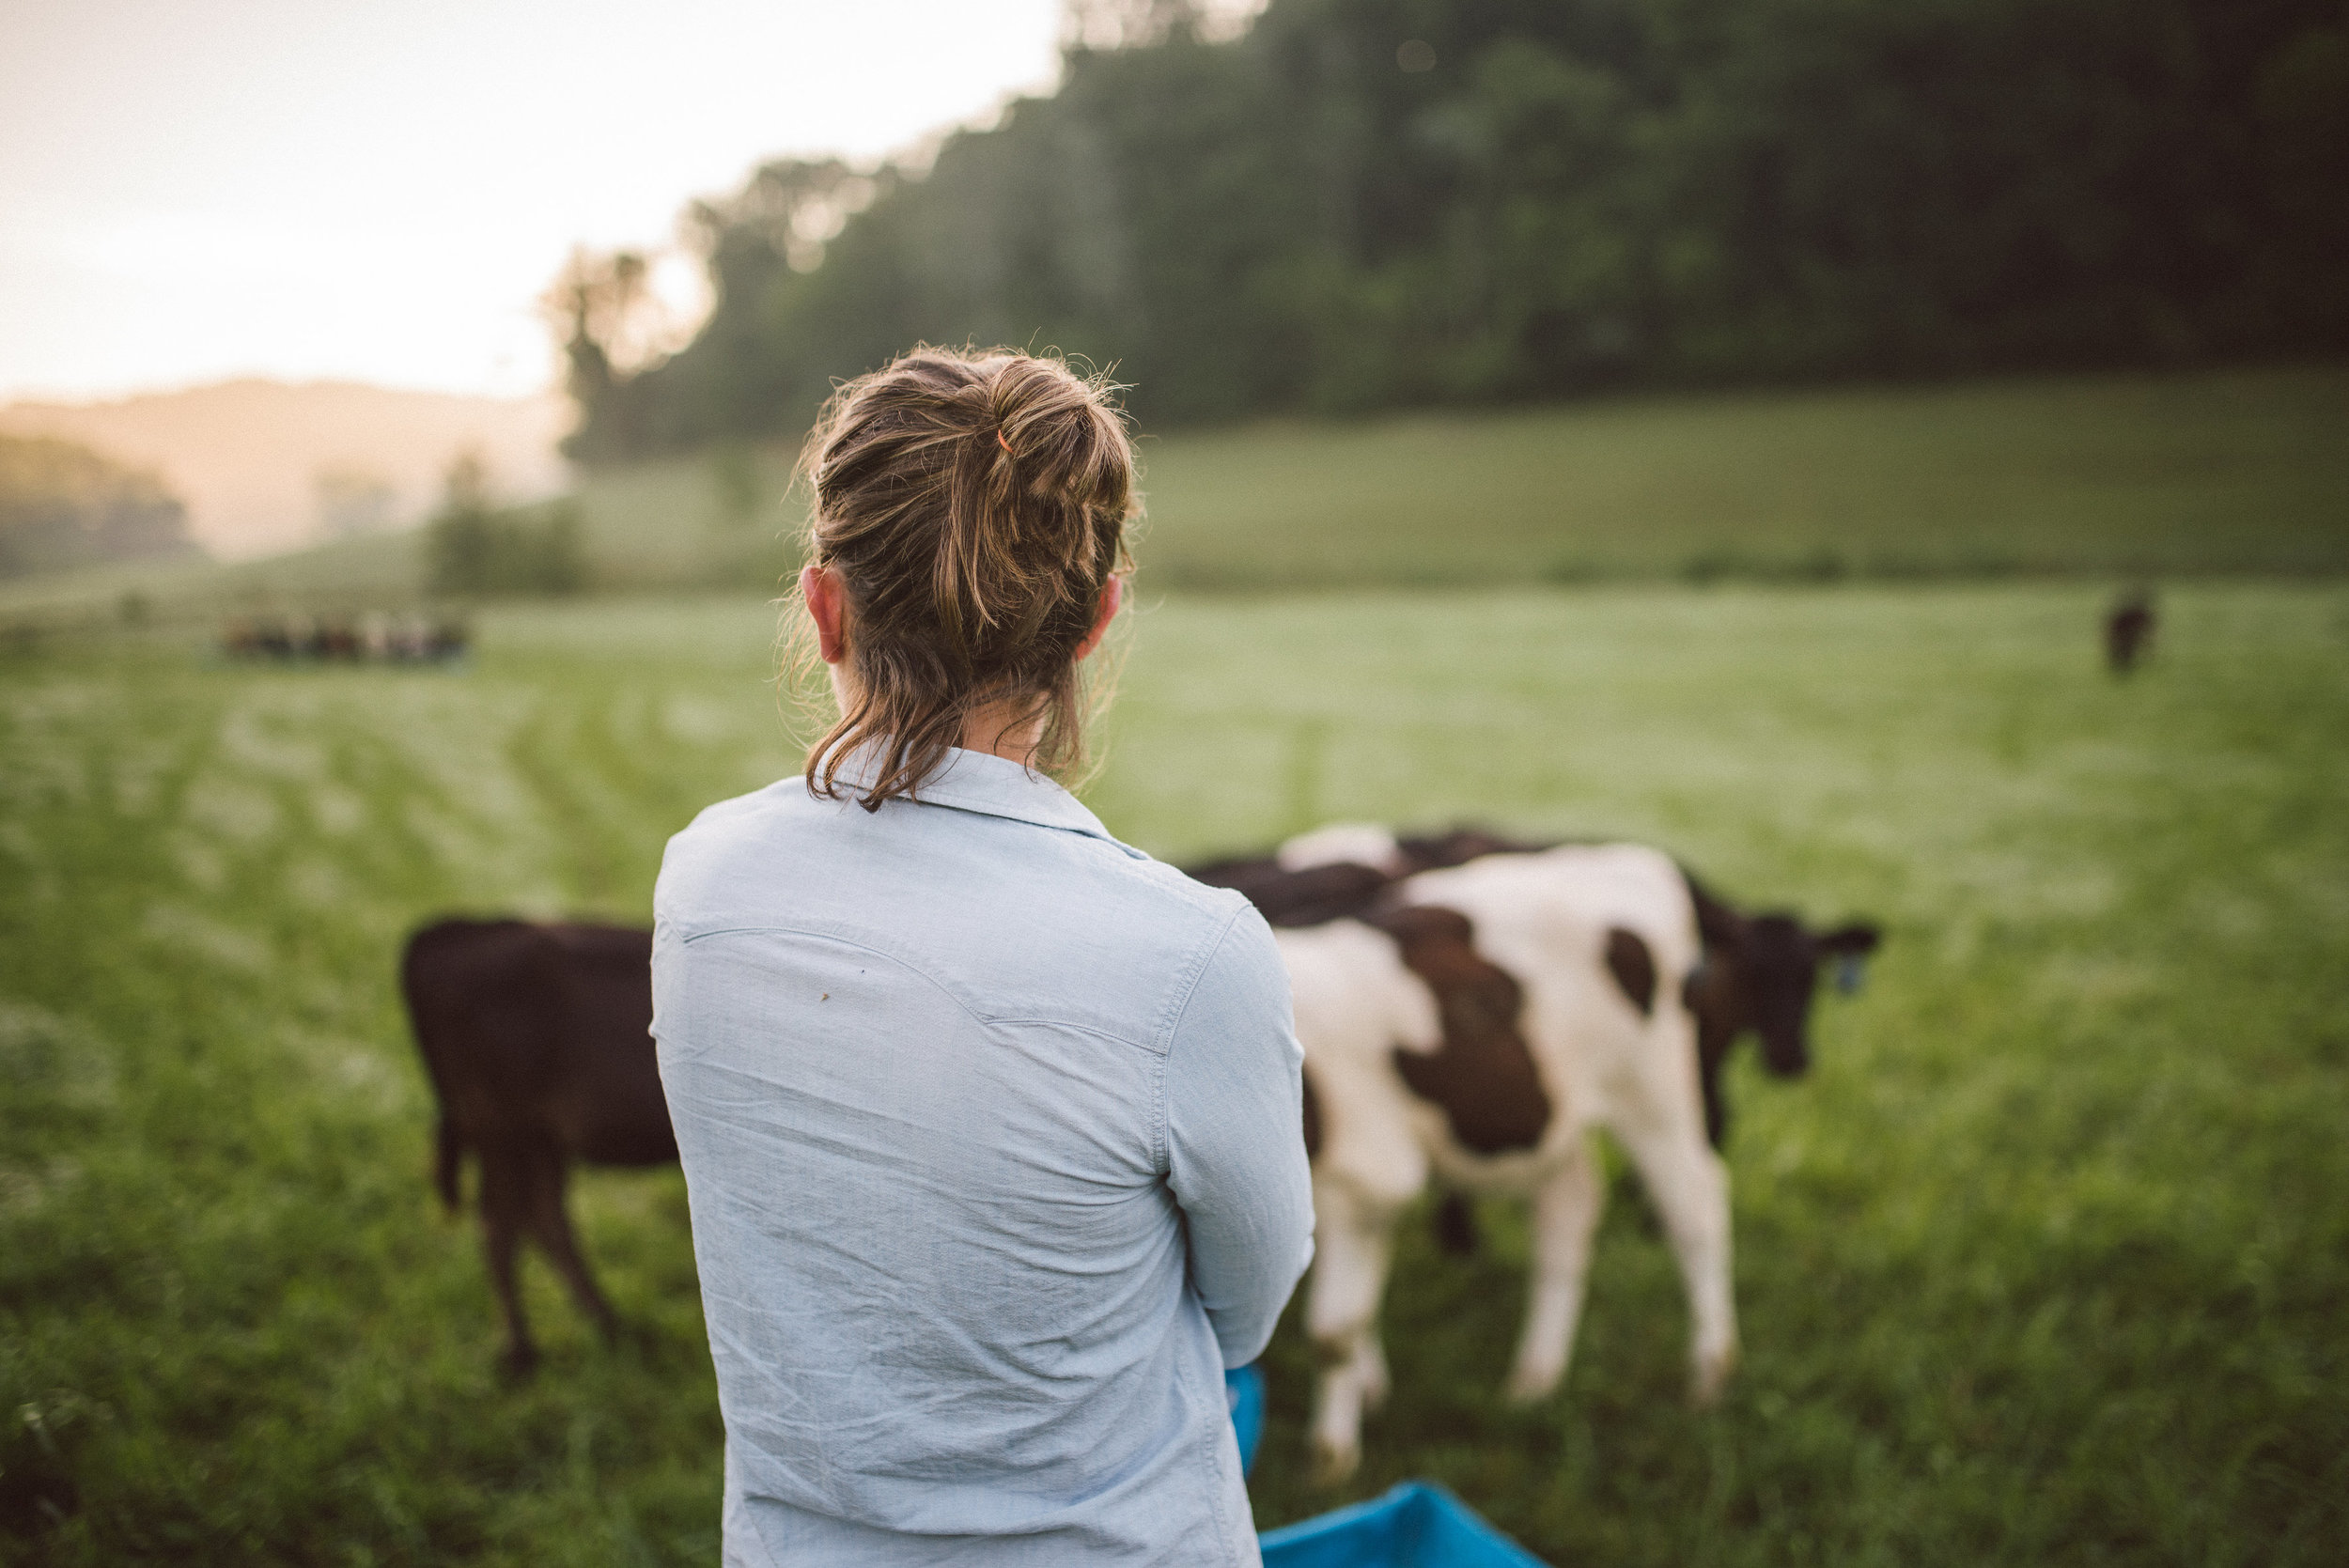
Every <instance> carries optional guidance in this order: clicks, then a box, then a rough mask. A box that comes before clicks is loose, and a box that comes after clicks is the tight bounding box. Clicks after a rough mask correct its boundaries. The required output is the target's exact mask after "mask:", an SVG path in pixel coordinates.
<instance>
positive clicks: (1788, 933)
mask: <svg viewBox="0 0 2349 1568" xmlns="http://www.w3.org/2000/svg"><path fill="white" fill-rule="evenodd" d="M1879 939H1880V936H1879V933H1878V932H1877V930H1876V928H1875V926H1873V925H1869V924H1851V925H1843V926H1839V927H1837V928H1836V929H1835V930H1832V931H1828V932H1812V931H1808V930H1805V929H1804V928H1803V924H1802V922H1801V921H1799V920H1797V919H1796V918H1795V917H1794V916H1793V915H1787V914H1766V915H1756V916H1754V917H1753V918H1752V919H1751V920H1750V921H1748V922H1747V923H1746V932H1745V939H1744V941H1743V942H1741V943H1740V944H1739V945H1738V951H1737V953H1736V954H1735V964H1736V968H1737V978H1738V980H1739V981H1740V982H1741V986H1740V988H1741V989H1742V990H1743V991H1744V993H1745V995H1744V998H1743V1001H1744V1002H1745V1006H1744V1009H1743V1011H1744V1013H1745V1017H1744V1018H1743V1019H1742V1020H1741V1021H1742V1022H1743V1023H1745V1024H1746V1025H1747V1026H1749V1027H1750V1028H1751V1029H1752V1030H1753V1032H1755V1033H1757V1034H1759V1035H1761V1036H1762V1064H1763V1065H1764V1066H1766V1067H1767V1068H1768V1069H1769V1070H1770V1071H1771V1072H1773V1073H1775V1074H1777V1075H1778V1076H1779V1077H1780V1078H1799V1077H1801V1076H1802V1075H1803V1074H1804V1073H1806V1072H1808V1071H1810V1070H1811V999H1812V997H1813V996H1814V995H1816V994H1817V991H1818V986H1819V966H1820V965H1821V964H1822V963H1830V964H1833V965H1835V966H1836V970H1837V986H1838V988H1840V989H1842V990H1845V991H1850V990H1853V989H1856V988H1857V986H1858V981H1857V978H1856V973H1857V970H1856V966H1857V965H1858V963H1859V960H1860V959H1861V958H1864V957H1865V956H1867V955H1869V954H1871V953H1873V952H1875V946H1876V943H1877V941H1878V940H1879Z"/></svg>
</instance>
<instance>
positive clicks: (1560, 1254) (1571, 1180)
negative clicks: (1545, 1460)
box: [1508, 1138, 1607, 1403]
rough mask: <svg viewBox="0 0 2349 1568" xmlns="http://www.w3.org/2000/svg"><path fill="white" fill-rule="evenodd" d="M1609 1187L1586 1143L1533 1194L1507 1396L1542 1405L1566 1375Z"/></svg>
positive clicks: (1578, 1142) (1577, 1146)
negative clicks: (1525, 1285) (1519, 1327)
mask: <svg viewBox="0 0 2349 1568" xmlns="http://www.w3.org/2000/svg"><path fill="white" fill-rule="evenodd" d="M1606 1203H1607V1188H1606V1186H1605V1184H1603V1183H1602V1182H1601V1181H1600V1180H1599V1176H1598V1162H1597V1161H1596V1160H1595V1159H1594V1158H1593V1157H1591V1146H1590V1141H1589V1140H1588V1139H1586V1138H1578V1139H1576V1140H1575V1142H1574V1148H1573V1151H1572V1153H1571V1154H1570V1155H1569V1156H1568V1157H1567V1159H1566V1162H1565V1164H1563V1165H1562V1166H1561V1167H1559V1169H1558V1170H1557V1171H1556V1172H1554V1173H1552V1174H1551V1175H1550V1177H1549V1179H1548V1180H1547V1181H1545V1182H1544V1183H1543V1184H1542V1186H1541V1188H1539V1189H1538V1190H1537V1191H1536V1192H1535V1193H1534V1195H1533V1276H1532V1281H1530V1285H1531V1288H1530V1289H1529V1290H1528V1292H1527V1295H1526V1304H1525V1331H1524V1333H1523V1334H1522V1335H1521V1336H1520V1337H1519V1339H1518V1340H1517V1365H1516V1367H1515V1369H1514V1370H1512V1371H1511V1372H1510V1374H1509V1389H1508V1392H1509V1397H1510V1398H1511V1399H1513V1400H1517V1401H1518V1402H1520V1403H1524V1402H1526V1401H1531V1400H1536V1399H1541V1398H1544V1397H1546V1396H1547V1395H1548V1394H1549V1393H1550V1392H1551V1391H1552V1390H1554V1389H1556V1388H1557V1387H1558V1380H1559V1379H1560V1378H1561V1377H1563V1376H1564V1375H1565V1372H1566V1358H1567V1357H1568V1356H1570V1355H1571V1354H1572V1353H1573V1350H1574V1329H1575V1325H1576V1324H1577V1323H1578V1322H1579V1320H1580V1319H1581V1316H1582V1291H1583V1281H1584V1280H1585V1279H1586V1278H1587V1277H1588V1275H1589V1272H1590V1264H1591V1234H1592V1233H1593V1232H1594V1231H1595V1230H1596V1229H1597V1228H1598V1217H1599V1211H1600V1210H1601V1209H1603V1208H1604V1207H1605V1206H1606Z"/></svg>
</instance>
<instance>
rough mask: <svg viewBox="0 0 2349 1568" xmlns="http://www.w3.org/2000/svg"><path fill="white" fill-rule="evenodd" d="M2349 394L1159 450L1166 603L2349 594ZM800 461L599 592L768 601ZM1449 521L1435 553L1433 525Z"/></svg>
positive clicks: (1581, 410)
mask: <svg viewBox="0 0 2349 1568" xmlns="http://www.w3.org/2000/svg"><path fill="white" fill-rule="evenodd" d="M2343 429H2349V370H2345V369H2343V368H2341V367H2340V366H2313V367H2305V368H2282V369H2261V370H2235V371H2223V372H2200V373H2195V374H2182V375H2170V376H2141V375H2140V376H2077V377H2046V378H2038V379H2033V380H2007V381H1975V382H1968V383H1964V384H1959V385H1946V386H1936V385H1912V386H1898V387H1858V388H1852V387H1845V388H1838V389H1822V390H1812V391H1800V390H1797V391H1786V390H1771V391H1753V392H1738V393H1722V394H1718V395H1714V396H1686V395H1683V396H1669V397H1666V396H1656V397H1614V398H1604V399H1593V400H1591V401H1588V402H1580V403H1572V404H1562V405H1554V406H1549V407H1529V408H1518V409H1504V410H1491V409H1485V410H1475V411H1455V412H1435V413H1421V414H1409V415H1397V416H1391V417H1385V418H1379V419H1368V420H1361V421H1358V422H1354V423H1323V424H1315V425H1297V424H1281V423H1270V424H1262V425H1255V426H1250V427H1237V428H1231V429H1207V430H1183V431H1176V432H1174V433H1172V434H1168V435H1164V436H1158V435H1151V436H1148V437H1146V438H1145V439H1144V441H1143V443H1142V454H1143V463H1144V465H1145V472H1144V475H1143V482H1144V487H1145V489H1147V491H1148V494H1149V503H1150V522H1149V526H1148V530H1147V534H1146V536H1145V539H1144V543H1143V550H1142V552H1141V553H1142V562H1143V570H1144V573H1145V575H1144V578H1143V582H1144V583H1145V585H1146V586H1151V587H1153V588H1155V589H1157V590H1159V591H1167V590H1197V589H1203V588H1205V589H1233V588H1239V589H1247V590H1251V591H1257V590H1262V589H1265V588H1268V587H1271V588H1299V587H1333V586H1346V587H1365V586H1369V587H1376V586H1387V587H1395V586H1428V585H1446V586H1455V587H1456V586H1463V585H1501V584H1517V585H1530V584H1537V583H1550V582H1555V583H1583V582H1627V581H1650V582H1653V581H1658V580H1684V581H1691V582H1716V581H1740V580H1744V581H1775V582H1788V581H1792V582H1829V581H1838V580H1843V579H1877V580H1902V581H1914V580H1921V579H1952V578H1956V579H1996V578H2005V577H2026V576H2099V575H2102V576H2109V575H2113V574H2139V575H2147V576H2180V575H2184V576H2198V575H2209V574H2218V573H2225V574H2237V575H2240V574H2247V573H2248V574H2287V573H2306V572H2310V571H2319V572H2329V573H2338V572H2342V571H2349V442H2343V441H2342V440H2341V431H2342V430H2343ZM791 458H792V453H791V452H790V451H788V450H786V449H784V448H781V447H774V448H767V449H763V450H761V449H753V448H731V449H721V450H719V451H717V452H714V453H710V454H706V455H702V456H696V457H686V458H661V459H656V460H652V461H647V462H643V463H637V464H633V465H630V466H627V467H621V468H614V469H605V470H598V471H594V472H591V473H589V474H585V475H583V478H582V479H581V482H580V485H579V487H578V489H577V491H576V493H575V499H576V501H577V503H578V505H579V511H580V517H581V520H582V527H583V538H584V540H585V545H586V550H587V553H588V556H589V558H590V561H591V564H592V565H591V571H592V576H593V579H594V582H595V585H596V586H599V587H600V588H604V589H607V590H608V589H614V588H621V589H636V590H646V589H652V590H660V591H664V592H672V593H675V592H692V591H709V590H712V589H731V590H738V591H739V590H748V591H752V592H759V593H765V592H770V591H771V590H772V588H773V586H774V584H775V582H776V581H777V580H778V579H779V578H780V577H781V576H782V575H784V574H785V573H786V572H787V571H789V570H790V569H791V568H792V567H793V566H794V565H795V563H796V560H797V553H796V545H795V544H794V542H793V539H794V537H795V536H796V531H797V529H798V527H799V522H800V513H799V510H798V505H797V503H798V499H799V498H798V497H797V496H790V497H786V487H787V485H788V483H789V478H790V467H791ZM1433 519H1441V520H1442V525H1441V527H1440V528H1437V527H1433V526H1431V522H1430V520H1433ZM423 577H424V570H423V557H422V551H421V550H420V548H419V539H418V537H417V536H415V535H413V534H395V535H381V536H373V537H366V538H359V539H350V540H346V541H343V542H341V543H337V544H331V545H324V546H320V547H319V548H318V549H315V550H310V551H303V552H301V553H299V554H295V555H288V556H280V557H276V558H273V559H270V560H264V561H250V562H241V563H238V564H236V565H233V566H230V567H210V566H203V565H198V566H194V567H189V566H185V565H166V566H151V565H150V566H130V567H106V568H101V569H98V570H93V571H88V572H81V573H72V574H65V575H61V576H57V577H51V578H39V579H31V580H24V581H19V582H10V583H4V584H0V631H4V630H5V629H6V628H7V626H8V623H9V622H11V621H14V622H20V623H21V622H27V621H30V622H36V623H38V622H42V621H56V620H60V619H64V620H70V619H73V618H76V617H87V616H90V615H92V614H97V615H100V616H106V617H110V616H112V615H113V614H114V613H116V611H117V606H118V605H119V604H120V603H121V601H122V599H123V596H125V595H126V594H138V595H142V596H144V597H145V598H146V599H147V600H148V601H150V602H151V603H152V604H153V605H154V606H155V607H156V608H157V609H159V610H161V611H162V612H163V613H165V614H166V615H168V614H169V613H172V611H173V609H174V607H177V608H179V609H180V610H184V611H194V612H198V613H205V614H218V613H225V612H227V611H231V610H240V609H243V610H252V609H276V610H281V611H285V610H291V611H306V612H314V613H315V612H320V611H327V610H337V611H339V610H346V609H350V608H355V607H359V606H370V605H371V606H378V607H383V606H393V605H398V604H402V603H406V602H409V601H411V600H412V599H413V598H415V597H416V595H417V593H418V591H419V584H420V583H421V582H423Z"/></svg>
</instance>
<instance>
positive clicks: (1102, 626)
mask: <svg viewBox="0 0 2349 1568" xmlns="http://www.w3.org/2000/svg"><path fill="white" fill-rule="evenodd" d="M1125 602H1126V580H1125V579H1124V578H1122V577H1119V576H1117V575H1115V574H1114V573H1112V575H1111V577H1110V580H1109V581H1108V582H1104V583H1102V584H1101V608H1100V609H1098V610H1097V611H1095V612H1094V613H1093V629H1092V630H1091V631H1088V632H1086V633H1085V640H1084V641H1083V642H1081V643H1080V644H1077V657H1078V658H1079V659H1082V658H1084V657H1085V656H1086V655H1087V654H1089V653H1091V652H1092V651H1093V650H1094V649H1096V648H1097V647H1099V646H1100V645H1101V639H1102V638H1104V637H1106V636H1108V635H1109V632H1110V622H1112V621H1113V620H1115V619H1117V610H1118V606H1120V605H1122V604H1124V603H1125Z"/></svg>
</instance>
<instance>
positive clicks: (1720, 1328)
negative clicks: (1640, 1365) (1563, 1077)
mask: <svg viewBox="0 0 2349 1568" xmlns="http://www.w3.org/2000/svg"><path fill="white" fill-rule="evenodd" d="M1620 1136H1622V1138H1623V1141H1624V1144H1625V1147H1626V1149H1627V1150H1628V1151H1629V1152H1630V1155H1631V1158H1632V1162H1633V1163H1634V1164H1636V1165H1637V1166H1638V1167H1639V1168H1640V1178H1641V1181H1643V1182H1645V1183H1646V1184H1647V1189H1648V1193H1649V1195H1650V1196H1651V1197H1653V1198H1654V1199H1655V1201H1656V1206H1657V1208H1658V1209H1659V1210H1661V1211H1662V1215H1663V1220H1664V1231H1665V1234H1667V1235H1669V1236H1670V1237H1671V1238H1672V1254H1673V1256H1674V1257H1676V1258H1677V1259H1679V1262H1680V1277H1681V1280H1682V1282H1683V1283H1684V1284H1685V1285H1686V1286H1687V1288H1688V1313H1689V1317H1690V1319H1691V1333H1690V1341H1689V1349H1688V1397H1689V1398H1690V1399H1691V1400H1692V1401H1693V1402H1695V1403H1696V1404H1698V1405H1710V1404H1712V1403H1713V1401H1714V1400H1715V1399H1717V1398H1719V1395H1720V1391H1721V1385H1723V1384H1724V1383H1726V1382H1728V1381H1729V1374H1731V1373H1732V1372H1734V1371H1735V1370H1736V1367H1737V1305H1736V1301H1735V1296H1734V1293H1733V1289H1732V1285H1731V1281H1730V1252H1729V1245H1730V1244H1729V1173H1728V1172H1727V1171H1726V1169H1724V1168H1723V1166H1722V1165H1721V1162H1720V1159H1719V1157H1717V1156H1716V1155H1715V1154H1714V1153H1713V1151H1712V1150H1711V1149H1710V1148H1708V1147H1706V1145H1705V1142H1704V1139H1703V1132H1702V1130H1701V1129H1700V1128H1699V1127H1697V1126H1695V1125H1693V1124H1692V1125H1690V1126H1688V1127H1685V1128H1678V1129H1674V1130H1672V1131H1671V1132H1665V1131H1661V1130H1653V1129H1651V1130H1647V1131H1640V1130H1636V1129H1628V1128H1626V1129H1624V1130H1623V1132H1622V1133H1621V1134H1620Z"/></svg>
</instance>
